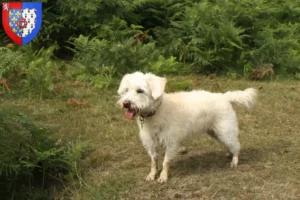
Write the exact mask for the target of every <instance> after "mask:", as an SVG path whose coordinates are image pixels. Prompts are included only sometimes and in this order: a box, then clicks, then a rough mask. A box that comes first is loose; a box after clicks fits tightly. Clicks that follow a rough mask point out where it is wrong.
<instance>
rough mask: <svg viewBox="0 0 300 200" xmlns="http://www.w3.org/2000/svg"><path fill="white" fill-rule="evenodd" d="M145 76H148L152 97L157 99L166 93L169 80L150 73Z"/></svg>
mask: <svg viewBox="0 0 300 200" xmlns="http://www.w3.org/2000/svg"><path fill="white" fill-rule="evenodd" d="M145 76H146V80H147V82H148V84H149V87H150V90H151V95H152V97H153V98H154V99H157V98H158V97H160V96H161V95H162V94H163V93H164V91H165V87H166V83H167V79H166V78H161V77H158V76H155V75H153V74H150V73H149V74H146V75H145Z"/></svg>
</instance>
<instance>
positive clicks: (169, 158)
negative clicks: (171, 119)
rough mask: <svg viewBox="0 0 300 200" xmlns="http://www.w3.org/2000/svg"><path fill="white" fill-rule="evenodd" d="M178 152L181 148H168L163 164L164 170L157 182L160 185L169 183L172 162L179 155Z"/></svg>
mask: <svg viewBox="0 0 300 200" xmlns="http://www.w3.org/2000/svg"><path fill="white" fill-rule="evenodd" d="M178 151H179V146H176V145H174V146H166V153H165V158H164V162H163V168H162V171H161V173H160V177H159V179H158V180H157V181H158V182H159V183H165V182H167V180H168V175H169V167H170V164H171V161H172V160H173V158H174V157H175V156H176V155H177V153H178Z"/></svg>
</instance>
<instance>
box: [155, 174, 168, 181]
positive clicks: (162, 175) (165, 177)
mask: <svg viewBox="0 0 300 200" xmlns="http://www.w3.org/2000/svg"><path fill="white" fill-rule="evenodd" d="M167 181H168V176H167V175H165V174H161V175H160V177H159V178H158V179H157V182H158V183H166V182H167Z"/></svg>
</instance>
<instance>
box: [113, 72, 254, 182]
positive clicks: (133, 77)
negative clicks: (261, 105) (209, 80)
mask: <svg viewBox="0 0 300 200" xmlns="http://www.w3.org/2000/svg"><path fill="white" fill-rule="evenodd" d="M166 83H167V80H166V79H165V78H161V77H158V76H155V75H154V74H150V73H147V74H143V73H141V72H135V73H132V74H126V75H125V76H124V77H123V79H122V81H121V83H120V87H119V89H118V94H119V95H120V100H119V101H118V104H120V105H121V106H122V105H123V102H124V101H129V102H130V109H134V110H136V111H137V112H138V113H137V115H140V116H145V115H146V116H147V113H151V112H154V111H155V114H154V115H153V116H151V117H147V118H144V124H143V125H142V124H141V121H140V120H139V119H137V123H138V127H139V130H140V133H139V135H140V138H141V141H142V143H143V145H144V147H145V148H146V150H147V152H148V154H149V155H150V157H151V171H150V174H149V175H148V176H147V177H146V180H147V181H152V180H154V179H155V176H156V174H157V147H158V145H159V144H161V145H163V146H164V147H165V158H164V161H163V169H162V172H161V174H160V177H159V178H158V182H166V181H167V179H168V169H169V165H170V162H171V160H173V159H174V157H175V156H176V154H177V153H178V151H179V149H180V147H181V145H182V142H183V141H184V139H186V138H190V137H191V136H194V135H199V134H201V133H208V134H209V135H210V136H213V137H214V138H216V139H218V140H219V141H220V142H221V143H223V144H224V145H225V147H226V148H227V150H228V151H229V152H230V153H231V154H232V161H231V166H232V167H234V166H236V165H237V164H238V154H239V151H240V143H239V140H238V122H237V117H236V113H235V111H234V110H233V108H232V105H231V103H236V104H238V105H242V106H245V107H246V108H250V107H252V106H253V104H254V103H255V99H256V96H257V92H256V90H255V89H253V88H249V89H246V90H245V91H230V92H226V93H224V94H222V93H210V92H207V91H203V90H199V91H191V92H178V93H170V94H166V93H164V89H165V85H166ZM139 89H142V90H143V91H144V92H143V93H141V92H137V90H139Z"/></svg>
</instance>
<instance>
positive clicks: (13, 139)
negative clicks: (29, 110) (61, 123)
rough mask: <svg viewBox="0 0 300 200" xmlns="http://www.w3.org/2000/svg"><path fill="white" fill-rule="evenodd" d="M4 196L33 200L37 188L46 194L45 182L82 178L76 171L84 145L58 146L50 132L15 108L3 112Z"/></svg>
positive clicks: (0, 168)
mask: <svg viewBox="0 0 300 200" xmlns="http://www.w3.org/2000/svg"><path fill="white" fill-rule="evenodd" d="M0 137H1V141H0V151H1V155H0V180H1V181H0V188H1V189H0V194H1V197H2V198H3V199H6V198H13V196H15V199H18V198H20V197H22V198H24V195H26V196H27V197H26V199H27V198H30V197H31V195H33V194H32V193H31V187H33V186H34V185H35V184H37V185H39V187H38V188H41V189H42V190H43V189H44V188H45V180H49V179H53V178H54V179H56V180H61V181H62V176H63V175H64V174H65V175H67V174H70V175H71V174H72V175H73V176H74V175H78V171H76V170H77V169H75V167H76V166H77V165H78V162H79V160H80V159H81V155H82V153H83V147H84V146H83V144H80V143H78V144H75V143H72V142H71V143H69V144H67V145H65V146H63V145H59V144H56V143H55V141H54V140H53V139H52V138H51V130H50V129H49V128H45V127H41V126H38V125H37V124H35V123H33V122H32V121H31V120H30V119H29V118H28V117H27V116H26V115H25V114H24V113H21V112H19V111H17V110H15V109H13V108H2V109H1V110H0Z"/></svg>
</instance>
